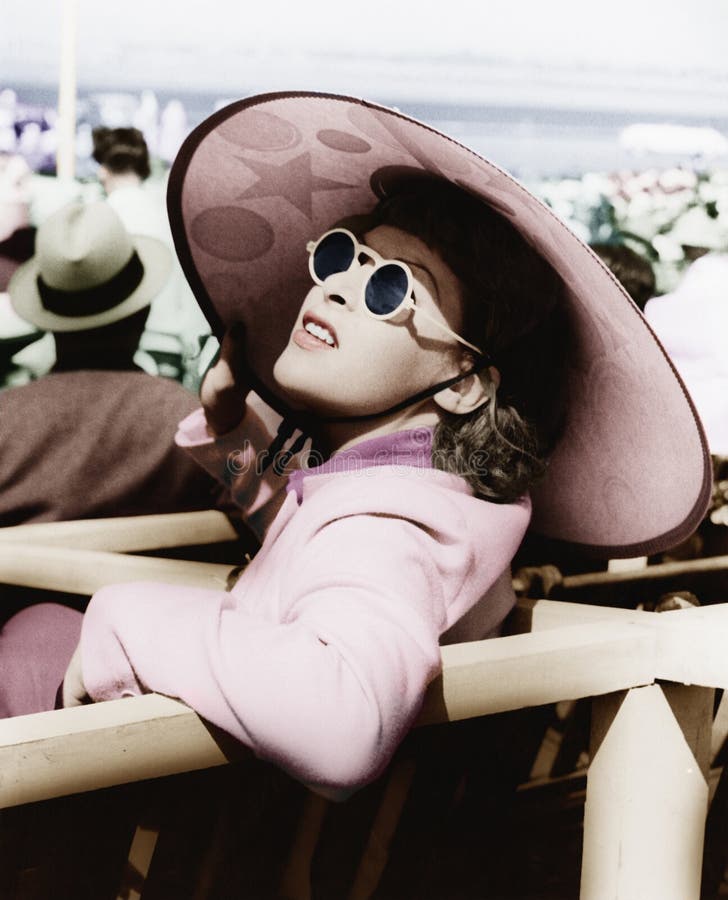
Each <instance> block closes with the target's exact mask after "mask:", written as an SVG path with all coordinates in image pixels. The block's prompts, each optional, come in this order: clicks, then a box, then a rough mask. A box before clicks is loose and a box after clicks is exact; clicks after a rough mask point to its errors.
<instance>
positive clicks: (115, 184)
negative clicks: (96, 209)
mask: <svg viewBox="0 0 728 900" xmlns="http://www.w3.org/2000/svg"><path fill="white" fill-rule="evenodd" d="M141 183H142V180H141V178H140V177H139V176H138V175H137V174H136V172H115V173H111V174H109V175H107V176H106V179H105V180H104V190H105V191H106V193H107V194H113V193H114V191H116V190H118V189H119V188H124V187H139V185H140V184H141Z"/></svg>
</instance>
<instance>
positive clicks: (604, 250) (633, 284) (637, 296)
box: [591, 243, 656, 310]
mask: <svg viewBox="0 0 728 900" xmlns="http://www.w3.org/2000/svg"><path fill="white" fill-rule="evenodd" d="M591 248H592V250H593V251H594V252H595V253H596V254H597V256H598V257H599V258H600V259H601V260H602V261H603V262H604V264H605V265H606V266H607V268H609V269H610V270H611V271H612V272H613V273H614V275H615V276H616V278H617V279H618V280H619V281H620V282H621V283H622V286H623V287H624V289H625V290H626V291H627V293H628V294H629V295H630V297H631V298H632V299H633V300H634V302H635V303H636V304H637V306H639V308H640V309H641V310H644V308H645V304H646V303H647V301H648V300H650V299H651V298H652V297H654V296H655V290H656V286H655V271H654V269H653V268H652V265H651V264H650V261H649V260H648V259H645V257H644V256H642V255H641V254H639V253H637V251H636V250H633V249H632V248H631V247H628V246H627V244H617V243H610V244H592V245H591Z"/></svg>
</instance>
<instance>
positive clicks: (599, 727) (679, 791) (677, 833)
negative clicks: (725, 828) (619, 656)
mask: <svg viewBox="0 0 728 900" xmlns="http://www.w3.org/2000/svg"><path fill="white" fill-rule="evenodd" d="M712 709H713V690H712V689H711V688H703V687H689V686H685V685H677V684H666V683H663V684H652V685H648V686H646V687H638V688H632V689H631V690H628V691H620V692H617V693H613V694H607V695H605V696H603V697H598V698H596V699H595V700H594V702H593V709H592V752H591V757H592V761H591V765H590V768H589V772H588V776H587V796H586V808H585V813H584V845H583V846H584V854H583V860H582V878H581V895H580V896H581V900H616V898H619V900H698V897H699V895H700V870H701V861H702V854H703V840H704V833H705V818H706V814H707V808H708V784H707V772H708V766H709V760H710V730H711V722H712Z"/></svg>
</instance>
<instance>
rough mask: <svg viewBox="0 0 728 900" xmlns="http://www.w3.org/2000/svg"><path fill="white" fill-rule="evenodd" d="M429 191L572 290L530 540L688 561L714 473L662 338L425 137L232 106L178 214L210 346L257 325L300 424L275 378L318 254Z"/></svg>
mask: <svg viewBox="0 0 728 900" xmlns="http://www.w3.org/2000/svg"><path fill="white" fill-rule="evenodd" d="M414 174H417V175H422V174H431V175H434V176H438V177H440V178H445V179H448V180H449V181H452V182H453V183H455V184H457V185H459V186H461V187H462V188H464V189H466V190H468V191H469V192H470V193H472V194H474V195H476V196H478V197H479V198H481V199H482V200H483V201H484V202H485V203H487V204H488V205H490V206H491V207H493V208H495V209H496V210H497V211H499V212H500V213H501V214H502V215H503V216H505V217H506V218H507V219H508V220H509V221H510V222H511V223H512V224H513V225H514V227H516V228H517V229H518V230H519V232H520V233H521V234H522V235H523V236H524V237H525V239H526V240H527V241H528V242H529V243H530V244H531V245H532V246H533V247H534V248H535V249H536V250H537V251H538V252H539V253H540V254H541V255H542V256H543V257H545V258H546V259H547V260H548V262H549V263H550V264H551V265H552V266H553V268H554V269H555V270H556V271H557V272H558V273H559V275H560V276H561V278H562V279H563V281H564V284H565V285H566V290H567V296H568V304H569V309H570V315H571V319H572V323H573V332H574V346H573V348H572V353H571V356H570V359H569V361H568V365H569V375H568V388H567V390H568V398H567V399H568V423H567V428H566V432H565V434H564V436H563V438H562V439H561V441H560V442H559V444H558V446H557V448H556V450H555V451H554V453H553V456H552V459H551V461H550V465H549V469H548V473H547V475H546V477H545V478H544V480H543V481H542V482H541V483H540V484H539V485H538V486H537V487H536V489H535V490H534V491H533V500H534V517H533V527H534V528H535V529H536V530H537V531H539V532H540V533H542V534H543V535H545V536H548V537H551V538H554V539H557V540H562V541H567V542H569V543H570V544H572V545H577V546H579V547H580V548H582V549H583V550H585V551H587V552H593V553H598V554H600V555H603V556H636V555H641V554H645V553H653V552H657V551H658V550H660V549H664V548H666V547H670V546H673V545H675V544H676V543H678V542H679V541H680V540H681V539H683V538H684V537H685V536H686V535H687V534H689V533H690V532H691V531H693V530H694V528H695V527H696V526H697V524H698V523H699V522H700V520H701V518H702V516H703V515H704V512H705V509H706V506H707V503H708V499H709V496H710V492H711V467H710V458H709V455H708V450H707V447H706V443H705V438H704V436H703V432H702V428H701V425H700V422H699V420H698V417H697V415H696V413H695V409H694V407H693V405H692V402H691V401H690V399H689V397H688V395H687V392H686V391H685V388H684V386H683V384H682V382H681V381H680V378H679V376H678V375H677V373H676V371H675V370H674V368H673V366H672V365H671V363H670V361H669V359H668V358H667V356H666V354H665V352H664V351H663V349H662V347H661V346H660V344H659V342H658V341H657V339H656V337H655V336H654V334H653V333H652V331H651V330H650V328H649V326H648V325H647V323H646V322H645V320H644V318H643V317H642V315H641V313H640V312H639V310H638V308H637V307H636V305H635V304H634V303H633V302H632V301H631V299H630V298H629V297H628V295H627V294H626V292H625V291H624V289H623V288H622V286H621V285H620V284H619V282H618V281H617V280H616V279H615V278H614V276H613V275H612V274H611V272H610V271H609V270H608V269H607V268H606V267H605V265H604V264H603V263H602V262H601V260H600V259H599V258H598V257H597V256H596V255H595V254H594V253H593V252H592V251H591V250H590V249H589V247H587V246H586V245H585V244H584V243H582V242H581V241H580V240H579V239H578V238H577V237H576V235H575V234H573V232H571V231H570V230H569V229H568V228H567V227H566V226H565V225H564V224H563V222H562V221H561V220H560V219H558V218H557V217H556V216H555V215H554V213H553V212H552V211H551V210H550V209H549V208H548V207H546V206H545V205H544V204H543V203H542V202H541V201H540V200H538V199H537V198H536V197H534V196H533V195H532V194H531V193H530V192H529V191H527V190H526V189H525V188H524V187H523V186H522V185H521V184H519V183H518V182H517V181H515V180H514V179H513V178H512V177H511V176H510V175H508V174H507V173H506V172H504V171H503V170H502V169H500V168H499V167H498V166H496V165H494V164H493V163H491V162H489V161H487V160H486V159H483V158H482V157H480V156H478V155H477V154H476V153H474V152H473V151H471V150H469V149H468V148H467V147H464V146H463V145H461V144H459V143H457V142H456V141H454V140H453V139H452V138H449V137H447V136H446V135H443V134H441V133H439V132H437V131H435V130H434V129H432V128H430V127H429V126H427V125H424V124H422V123H421V122H417V121H416V120H413V119H410V118H408V117H406V116H403V115H402V114H400V113H398V112H396V111H393V110H390V109H387V108H385V107H381V106H379V105H377V104H373V103H368V102H366V101H362V100H358V99H354V98H349V97H343V96H336V95H330V94H311V93H302V92H292V93H278V94H267V95H261V96H256V97H252V98H248V99H245V100H241V101H239V102H237V103H233V104H231V105H229V106H227V107H225V108H224V109H221V110H219V111H218V112H216V113H215V114H214V115H212V116H211V117H210V118H209V119H207V120H206V121H205V122H203V123H202V124H201V125H200V126H198V128H197V129H195V130H194V131H193V132H192V133H191V135H190V136H189V137H188V138H187V140H186V142H185V143H184V144H183V146H182V148H181V150H180V152H179V155H178V156H177V159H176V160H175V163H174V165H173V167H172V171H171V173H170V179H169V188H168V195H167V204H168V211H169V215H170V222H171V226H172V233H173V236H174V240H175V246H176V248H177V253H178V256H179V258H180V261H181V264H182V267H183V269H184V271H185V274H186V276H187V279H188V281H189V283H190V285H191V287H192V289H193V291H194V293H195V295H196V297H197V299H198V302H199V304H200V306H201V308H202V310H203V312H204V314H205V316H206V317H207V319H208V321H209V322H210V325H211V327H212V329H213V332H214V333H215V334H217V335H218V336H220V335H221V334H222V333H223V331H224V330H225V328H226V327H228V326H229V325H231V324H232V323H234V322H237V321H241V322H243V323H244V324H245V326H246V333H247V336H248V337H247V352H248V364H249V366H250V368H251V370H252V372H253V374H254V377H255V379H256V382H257V383H256V385H255V387H256V389H257V390H258V392H259V393H260V394H261V395H262V396H263V397H264V398H265V399H266V400H267V401H268V402H269V403H270V404H271V405H273V406H274V407H275V408H277V409H278V410H279V411H281V412H282V413H286V411H287V410H286V404H285V399H284V398H283V397H282V396H280V395H279V394H278V393H277V391H276V385H275V382H274V380H273V377H272V368H273V364H274V362H275V360H276V358H277V357H278V355H279V354H280V352H281V350H282V349H283V347H284V346H285V344H286V342H287V341H288V338H289V334H290V329H291V326H292V324H293V321H294V320H295V317H296V314H297V312H298V309H299V308H300V304H301V302H302V300H303V297H304V296H305V294H306V292H307V290H308V287H309V286H310V278H309V275H308V267H307V253H306V243H307V241H309V240H311V239H312V238H316V237H318V236H319V234H321V233H322V232H323V231H324V230H326V229H327V228H329V227H330V226H331V225H332V223H334V222H336V221H338V220H340V219H342V218H344V217H345V216H348V215H351V214H353V213H360V212H365V211H368V210H369V209H371V207H372V206H373V205H374V204H375V202H376V201H377V200H378V199H379V198H380V197H381V196H382V195H384V194H386V193H387V192H388V190H391V189H392V187H393V186H395V185H396V183H397V182H398V181H399V180H401V179H402V178H404V177H407V176H408V175H414ZM524 365H528V360H524ZM483 552H487V548H486V547H484V548H483Z"/></svg>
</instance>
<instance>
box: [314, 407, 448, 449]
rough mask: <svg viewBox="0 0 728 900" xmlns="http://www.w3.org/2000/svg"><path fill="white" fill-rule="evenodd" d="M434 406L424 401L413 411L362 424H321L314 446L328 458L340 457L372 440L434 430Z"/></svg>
mask: <svg viewBox="0 0 728 900" xmlns="http://www.w3.org/2000/svg"><path fill="white" fill-rule="evenodd" d="M437 410H438V407H437V404H435V403H434V402H432V401H431V400H427V401H425V402H423V403H421V404H419V405H418V406H417V407H415V408H414V409H405V410H400V411H399V412H397V413H393V414H392V415H389V416H382V417H381V418H377V419H371V420H368V421H363V422H356V421H354V422H324V423H322V424H321V426H320V428H319V429H318V431H317V434H316V438H317V444H318V445H319V446H320V447H321V449H322V450H323V451H324V452H325V453H326V454H327V455H328V456H333V454H334V453H341V452H342V451H343V450H348V449H349V448H350V447H352V446H354V444H358V443H360V442H361V441H366V440H370V439H371V438H377V437H382V435H385V434H394V433H395V432H397V431H406V430H408V429H412V428H434V427H435V425H437V424H438V422H439V421H440V416H439V414H438V411H437Z"/></svg>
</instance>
